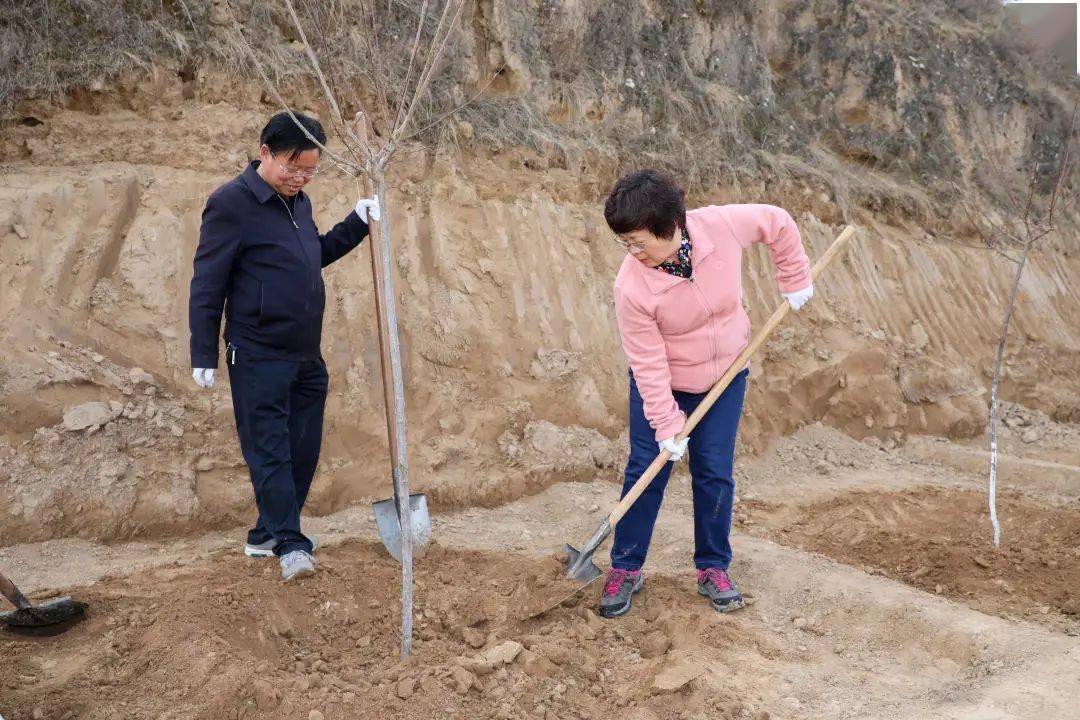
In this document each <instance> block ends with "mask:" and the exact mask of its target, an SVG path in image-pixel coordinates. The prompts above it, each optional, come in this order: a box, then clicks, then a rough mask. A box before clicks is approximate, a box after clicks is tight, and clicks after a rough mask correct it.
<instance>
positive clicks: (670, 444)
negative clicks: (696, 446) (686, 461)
mask: <svg viewBox="0 0 1080 720" xmlns="http://www.w3.org/2000/svg"><path fill="white" fill-rule="evenodd" d="M676 437H678V436H677V435H676V436H675V437H669V438H668V439H667V440H661V441H660V442H658V443H656V444H657V445H659V446H660V449H661V450H667V451H668V452H669V453H671V461H672V462H678V461H679V460H681V459H682V456H683V455H684V454H685V453H686V447H687V445H689V444H690V438H683V439H682V440H680V441H678V442H676V440H675V438H676Z"/></svg>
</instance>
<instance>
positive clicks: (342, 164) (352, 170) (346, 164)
mask: <svg viewBox="0 0 1080 720" xmlns="http://www.w3.org/2000/svg"><path fill="white" fill-rule="evenodd" d="M229 10H230V14H231V15H232V20H233V24H234V26H235V27H234V29H235V30H236V34H237V36H238V37H239V39H240V45H241V46H242V47H243V48H244V50H246V51H247V54H248V57H249V59H250V60H251V64H252V65H253V66H254V67H255V70H256V71H257V72H258V73H259V77H261V78H262V80H263V84H264V85H266V89H267V90H269V91H270V94H271V95H273V96H274V99H275V100H277V102H278V104H280V105H281V107H282V108H283V109H284V110H285V112H286V113H288V115H289V117H290V118H291V119H292V121H293V122H294V123H296V126H297V127H298V128H300V130H301V131H303V133H304V135H305V136H306V137H307V139H308V140H310V141H311V142H313V143H314V144H315V146H316V147H318V148H319V149H320V150H321V151H322V153H323V155H324V156H325V157H326V158H328V159H329V160H330V162H332V163H333V164H334V165H335V166H337V168H338V169H339V170H342V171H343V172H345V173H347V174H349V175H356V174H358V173H360V172H361V170H360V166H359V165H358V164H357V163H355V162H351V161H349V160H346V159H345V158H343V157H341V156H339V155H338V154H337V153H335V152H333V151H332V150H330V148H328V147H326V145H324V144H323V143H321V142H319V141H318V140H317V139H316V138H315V136H314V135H312V134H311V132H310V131H309V130H308V129H307V128H306V127H304V124H303V123H301V122H300V120H299V119H298V118H297V117H296V115H295V114H294V113H293V111H292V108H291V107H289V104H288V103H287V102H285V98H283V97H282V96H281V93H280V92H278V89H277V86H276V85H274V83H273V82H272V81H271V80H270V77H269V76H268V75H267V74H266V70H265V69H263V66H262V63H261V62H260V61H259V57H258V55H256V54H255V48H253V47H252V46H251V43H250V42H249V41H248V39H247V36H246V35H244V27H243V25H241V24H240V21H239V19H238V18H237V17H236V13H235V11H234V10H233V7H232V4H231V3H230V4H229Z"/></svg>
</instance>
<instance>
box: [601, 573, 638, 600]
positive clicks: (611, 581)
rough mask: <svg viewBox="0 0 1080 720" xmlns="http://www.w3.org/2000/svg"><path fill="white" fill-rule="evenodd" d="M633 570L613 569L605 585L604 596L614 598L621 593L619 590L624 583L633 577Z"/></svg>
mask: <svg viewBox="0 0 1080 720" xmlns="http://www.w3.org/2000/svg"><path fill="white" fill-rule="evenodd" d="M633 574H634V573H633V571H632V570H623V569H621V568H612V569H611V574H610V575H608V579H607V584H606V585H604V595H605V596H606V597H612V596H614V595H616V594H617V593H618V592H619V588H620V587H622V584H623V581H624V580H626V579H627V578H629V577H631V576H632V575H633Z"/></svg>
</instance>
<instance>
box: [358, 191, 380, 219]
mask: <svg viewBox="0 0 1080 720" xmlns="http://www.w3.org/2000/svg"><path fill="white" fill-rule="evenodd" d="M356 214H357V215H359V216H360V219H361V220H363V221H364V222H365V223H367V224H368V225H370V224H371V222H372V221H374V222H379V218H380V217H381V215H380V214H379V196H378V195H376V196H375V197H372V198H360V199H359V200H357V201H356ZM368 218H371V220H368Z"/></svg>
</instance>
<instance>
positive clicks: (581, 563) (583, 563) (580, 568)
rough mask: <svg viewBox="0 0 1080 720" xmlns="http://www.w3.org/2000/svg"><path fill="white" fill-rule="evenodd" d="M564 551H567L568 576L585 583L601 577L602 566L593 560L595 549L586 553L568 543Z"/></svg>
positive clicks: (566, 569)
mask: <svg viewBox="0 0 1080 720" xmlns="http://www.w3.org/2000/svg"><path fill="white" fill-rule="evenodd" d="M563 552H565V553H566V568H565V571H566V577H568V578H570V579H571V580H576V581H577V582H580V583H583V584H585V585H588V584H589V583H591V582H592V581H593V580H595V579H596V578H598V577H600V575H601V571H600V568H598V567H597V566H596V563H594V562H593V561H592V558H593V552H595V549H594V550H593V551H592V552H589V553H588V554H585V553H582V552H581V551H579V550H576V549H575V548H574V547H573V546H571V545H566V546H565V547H564V548H563Z"/></svg>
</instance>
